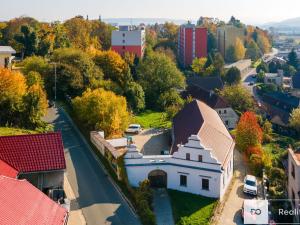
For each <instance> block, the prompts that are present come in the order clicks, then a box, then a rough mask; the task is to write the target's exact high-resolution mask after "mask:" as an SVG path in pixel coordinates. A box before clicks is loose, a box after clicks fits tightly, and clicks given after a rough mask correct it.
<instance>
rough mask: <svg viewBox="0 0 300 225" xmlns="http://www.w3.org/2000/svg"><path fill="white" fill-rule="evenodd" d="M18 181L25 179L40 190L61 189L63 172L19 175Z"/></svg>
mask: <svg viewBox="0 0 300 225" xmlns="http://www.w3.org/2000/svg"><path fill="white" fill-rule="evenodd" d="M18 178H19V179H26V180H28V181H29V182H30V183H31V184H33V185H34V186H35V187H37V188H38V189H40V190H43V189H46V188H57V187H59V188H63V184H64V171H63V170H58V171H52V172H40V173H26V174H20V175H19V177H18Z"/></svg>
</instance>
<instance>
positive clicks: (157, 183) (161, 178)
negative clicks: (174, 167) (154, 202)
mask: <svg viewBox="0 0 300 225" xmlns="http://www.w3.org/2000/svg"><path fill="white" fill-rule="evenodd" d="M167 177H168V176H167V173H166V172H165V171H163V170H153V171H151V172H150V173H149V174H148V179H149V181H150V185H151V187H154V188H166V187H167Z"/></svg>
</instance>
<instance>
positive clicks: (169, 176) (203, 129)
mask: <svg viewBox="0 0 300 225" xmlns="http://www.w3.org/2000/svg"><path fill="white" fill-rule="evenodd" d="M172 140H173V141H172V147H171V150H170V155H147V156H146V155H143V154H141V153H140V152H139V151H138V149H137V148H136V146H135V145H130V146H129V147H128V151H127V153H126V154H125V156H124V160H125V167H126V171H127V176H128V180H129V183H130V184H131V185H132V186H134V187H137V186H138V185H139V182H141V181H143V180H145V179H149V180H150V183H151V185H152V186H155V187H166V188H169V189H174V190H179V191H183V192H190V193H194V194H198V195H203V196H207V197H213V198H220V199H222V197H223V195H224V193H225V191H226V189H227V187H228V185H229V184H230V181H231V178H232V175H233V150H234V146H235V143H234V141H233V139H232V137H231V136H230V134H229V132H228V131H227V129H226V127H225V126H224V124H223V122H222V120H221V119H220V117H219V115H218V113H217V112H216V111H214V110H213V109H212V108H210V107H209V106H207V105H206V104H205V103H203V102H201V101H198V100H194V101H192V102H191V103H189V104H187V105H186V106H185V107H184V108H183V109H182V110H181V111H180V112H179V113H178V114H177V115H176V116H175V118H174V120H173V128H172Z"/></svg>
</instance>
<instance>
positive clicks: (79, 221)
mask: <svg viewBox="0 0 300 225" xmlns="http://www.w3.org/2000/svg"><path fill="white" fill-rule="evenodd" d="M64 190H65V193H66V195H67V198H68V199H69V200H70V202H71V210H70V213H69V220H68V225H86V221H85V219H84V216H83V214H82V210H81V209H80V208H79V205H78V203H77V200H76V198H75V195H74V193H73V190H72V188H71V186H70V183H69V181H68V178H67V176H66V175H65V179H64Z"/></svg>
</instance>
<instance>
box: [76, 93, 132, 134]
mask: <svg viewBox="0 0 300 225" xmlns="http://www.w3.org/2000/svg"><path fill="white" fill-rule="evenodd" d="M72 105H73V107H74V112H75V113H76V116H77V118H78V119H79V120H80V121H81V122H82V123H83V124H84V126H86V127H87V128H89V129H96V130H103V131H104V132H105V135H106V136H107V137H119V136H121V135H122V134H123V132H124V131H125V129H126V128H127V126H128V124H129V113H128V111H127V103H126V99H125V98H124V97H122V96H118V95H116V94H114V93H113V92H111V91H105V90H103V89H95V90H91V89H87V90H86V91H85V92H84V93H83V94H82V96H78V97H76V98H75V99H73V100H72Z"/></svg>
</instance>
